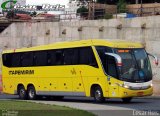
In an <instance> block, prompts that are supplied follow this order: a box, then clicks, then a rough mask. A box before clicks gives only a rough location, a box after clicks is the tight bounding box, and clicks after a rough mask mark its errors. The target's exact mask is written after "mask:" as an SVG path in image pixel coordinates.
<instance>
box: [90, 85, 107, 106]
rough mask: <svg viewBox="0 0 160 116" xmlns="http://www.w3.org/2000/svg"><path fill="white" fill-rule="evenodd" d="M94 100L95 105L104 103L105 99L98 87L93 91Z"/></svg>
mask: <svg viewBox="0 0 160 116" xmlns="http://www.w3.org/2000/svg"><path fill="white" fill-rule="evenodd" d="M93 96H94V100H95V102H97V103H102V102H103V101H105V98H104V97H103V92H102V89H101V87H100V86H96V87H95V88H94V91H93Z"/></svg>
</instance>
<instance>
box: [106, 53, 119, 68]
mask: <svg viewBox="0 0 160 116" xmlns="http://www.w3.org/2000/svg"><path fill="white" fill-rule="evenodd" d="M105 54H106V55H109V56H113V57H114V58H115V59H116V61H117V63H116V64H117V66H122V58H121V57H120V56H119V55H118V54H114V53H105Z"/></svg>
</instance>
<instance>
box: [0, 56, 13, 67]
mask: <svg viewBox="0 0 160 116" xmlns="http://www.w3.org/2000/svg"><path fill="white" fill-rule="evenodd" d="M11 58H12V54H3V55H2V59H3V61H2V62H3V65H4V66H7V67H11V65H12V64H11Z"/></svg>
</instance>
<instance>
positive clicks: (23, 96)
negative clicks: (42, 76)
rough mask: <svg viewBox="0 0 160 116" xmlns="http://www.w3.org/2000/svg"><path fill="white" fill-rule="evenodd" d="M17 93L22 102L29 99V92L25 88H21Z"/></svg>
mask: <svg viewBox="0 0 160 116" xmlns="http://www.w3.org/2000/svg"><path fill="white" fill-rule="evenodd" d="M17 91H18V95H19V98H20V99H22V100H25V99H27V92H26V90H25V88H24V86H19V87H18V90H17Z"/></svg>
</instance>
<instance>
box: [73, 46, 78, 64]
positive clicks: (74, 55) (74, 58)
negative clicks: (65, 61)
mask: <svg viewBox="0 0 160 116" xmlns="http://www.w3.org/2000/svg"><path fill="white" fill-rule="evenodd" d="M72 64H73V65H77V64H79V49H78V48H74V49H73V55H72Z"/></svg>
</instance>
